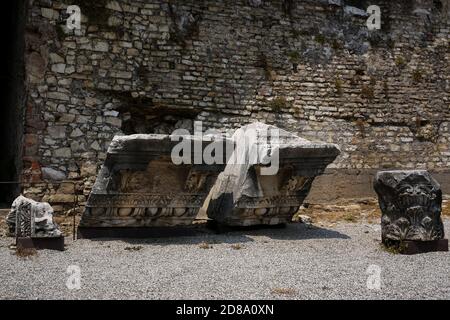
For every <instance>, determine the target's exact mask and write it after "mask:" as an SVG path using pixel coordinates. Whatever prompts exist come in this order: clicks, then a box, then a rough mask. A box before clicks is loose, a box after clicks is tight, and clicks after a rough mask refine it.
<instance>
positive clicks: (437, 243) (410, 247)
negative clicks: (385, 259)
mask: <svg viewBox="0 0 450 320" xmlns="http://www.w3.org/2000/svg"><path fill="white" fill-rule="evenodd" d="M384 244H385V245H387V246H394V247H398V248H399V253H401V254H407V255H411V254H418V253H427V252H437V251H448V239H441V240H432V241H412V240H405V241H403V242H400V241H392V240H390V241H384Z"/></svg>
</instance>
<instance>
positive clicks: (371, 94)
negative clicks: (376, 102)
mask: <svg viewBox="0 0 450 320" xmlns="http://www.w3.org/2000/svg"><path fill="white" fill-rule="evenodd" d="M361 96H362V97H363V98H365V99H367V100H373V99H374V98H375V90H374V88H373V86H372V85H371V84H365V85H363V86H362V88H361Z"/></svg>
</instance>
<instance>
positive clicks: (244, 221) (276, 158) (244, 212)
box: [207, 122, 340, 226]
mask: <svg viewBox="0 0 450 320" xmlns="http://www.w3.org/2000/svg"><path fill="white" fill-rule="evenodd" d="M233 141H234V142H235V144H236V148H235V153H237V154H238V155H237V156H235V155H233V156H231V158H230V160H229V162H228V163H227V166H226V168H225V170H224V172H222V173H221V174H220V175H219V177H218V179H217V181H216V184H215V185H214V187H213V189H212V190H211V193H210V195H209V197H208V198H209V199H210V200H209V203H208V204H207V215H208V217H209V218H211V219H214V220H215V221H216V222H217V223H219V224H221V225H228V226H250V225H264V224H267V225H276V224H283V223H288V222H291V221H292V217H293V216H294V214H295V213H296V212H297V211H298V209H299V207H300V206H301V205H302V203H303V200H304V199H305V198H306V196H307V195H308V193H309V190H310V188H311V184H312V182H313V181H314V179H315V177H316V176H318V175H320V174H322V173H323V171H324V170H325V168H326V167H327V165H328V164H330V163H331V162H333V161H334V160H335V158H336V157H337V156H338V155H339V153H340V150H339V148H338V146H336V145H334V144H326V143H313V142H310V141H308V140H305V139H302V138H300V137H298V136H296V135H294V134H292V133H289V132H287V131H285V130H282V129H279V128H277V127H275V126H270V125H266V124H264V123H259V122H257V123H252V124H249V125H247V126H244V127H242V128H240V129H238V130H237V131H236V132H235V134H234V135H233ZM236 158H237V159H238V160H237V161H236ZM273 169H277V170H273Z"/></svg>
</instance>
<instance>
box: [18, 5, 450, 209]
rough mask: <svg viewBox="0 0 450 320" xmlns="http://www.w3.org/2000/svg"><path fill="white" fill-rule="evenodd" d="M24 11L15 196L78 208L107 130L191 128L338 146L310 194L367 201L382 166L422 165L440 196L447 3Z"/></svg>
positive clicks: (446, 169)
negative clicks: (377, 18)
mask: <svg viewBox="0 0 450 320" xmlns="http://www.w3.org/2000/svg"><path fill="white" fill-rule="evenodd" d="M28 2H29V5H28V13H27V22H26V34H25V43H26V47H25V53H24V54H25V65H26V79H25V81H26V89H27V102H26V119H25V134H24V142H23V144H24V152H23V172H22V179H23V181H24V184H23V185H22V187H23V190H24V195H25V196H27V197H32V198H34V199H36V200H44V201H49V202H50V203H51V204H52V205H53V206H54V207H55V210H62V209H64V208H65V209H67V208H70V207H71V206H73V204H74V201H76V202H77V203H78V204H79V205H83V204H84V203H85V201H86V198H87V196H88V194H89V192H90V189H91V187H92V185H93V182H94V181H95V177H96V174H97V172H98V170H99V166H100V165H101V163H102V161H103V160H104V159H105V155H106V150H107V147H108V143H109V142H110V141H111V140H112V138H113V136H114V135H115V134H120V133H123V134H132V133H171V132H172V131H173V130H174V129H175V128H188V129H192V124H193V121H196V120H201V121H203V126H204V128H213V127H214V128H217V129H220V130H225V129H230V128H237V127H240V126H242V125H244V124H247V123H249V122H251V121H255V120H257V121H261V122H265V123H267V124H273V125H276V126H279V127H281V128H283V129H286V130H289V131H292V132H293V133H295V134H298V135H300V136H301V137H304V138H306V139H310V140H313V141H324V142H330V143H336V144H338V145H339V146H340V147H341V149H342V153H341V155H340V156H339V157H338V159H337V160H336V161H335V162H334V163H333V164H332V165H331V166H330V167H329V169H328V171H327V175H325V176H323V177H321V178H320V179H318V180H317V182H316V183H315V186H313V195H312V196H313V197H316V198H317V199H318V200H333V199H337V198H339V197H347V196H366V195H370V194H372V193H371V192H372V191H371V182H370V180H371V179H372V177H373V172H374V171H376V170H378V169H387V168H389V169H399V168H405V169H413V168H417V169H428V170H430V171H431V172H432V173H434V174H435V176H436V178H437V179H438V180H439V181H440V182H441V183H442V184H443V191H444V192H447V193H450V188H449V186H450V174H449V173H450V104H449V103H450V100H449V98H450V97H449V91H450V82H449V80H450V61H449V60H450V51H449V48H450V46H449V45H450V43H449V34H450V24H449V20H450V15H449V7H450V6H449V1H447V0H442V1H432V0H430V1H414V0H402V1H388V0H373V1H340V0H333V1H331V0H330V1H329V0H297V1H295V0H224V1H219V0H183V1H182V0H173V1H169V0H120V1H119V0H117V1H108V0H98V1H90V0H65V1H52V0H35V1H28ZM371 4H376V5H379V6H380V7H381V9H382V17H381V22H382V29H381V30H375V31H369V30H368V28H367V26H366V20H367V18H368V14H366V13H365V11H366V8H367V7H368V6H369V5H371ZM68 5H78V6H79V7H80V8H81V12H82V14H83V17H82V22H81V30H68V29H67V27H66V20H67V18H68V16H69V15H68V14H67V13H66V8H67V6H68ZM55 179H59V181H61V179H62V181H65V182H63V183H61V182H59V183H54V182H52V181H54V180H55ZM74 195H75V196H74Z"/></svg>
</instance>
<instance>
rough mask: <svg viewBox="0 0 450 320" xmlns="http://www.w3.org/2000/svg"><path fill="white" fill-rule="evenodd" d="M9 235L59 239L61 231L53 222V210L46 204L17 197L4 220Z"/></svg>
mask: <svg viewBox="0 0 450 320" xmlns="http://www.w3.org/2000/svg"><path fill="white" fill-rule="evenodd" d="M6 222H7V224H8V227H9V232H10V234H11V235H15V236H17V237H60V236H61V231H60V230H59V229H58V225H57V224H56V223H55V222H53V208H52V207H51V206H50V204H48V203H47V202H37V201H34V200H32V199H28V198H26V197H24V196H19V197H17V198H16V199H15V200H14V202H13V204H12V206H11V211H10V213H9V215H8V216H7V218H6Z"/></svg>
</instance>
